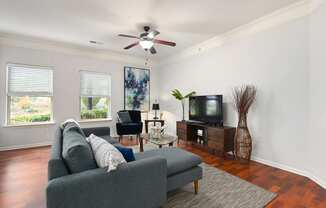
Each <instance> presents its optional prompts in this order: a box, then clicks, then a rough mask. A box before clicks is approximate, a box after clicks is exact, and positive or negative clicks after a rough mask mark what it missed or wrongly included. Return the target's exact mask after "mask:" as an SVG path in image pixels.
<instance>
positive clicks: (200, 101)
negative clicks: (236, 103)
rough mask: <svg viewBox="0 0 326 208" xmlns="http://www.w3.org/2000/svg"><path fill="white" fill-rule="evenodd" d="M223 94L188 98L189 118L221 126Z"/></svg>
mask: <svg viewBox="0 0 326 208" xmlns="http://www.w3.org/2000/svg"><path fill="white" fill-rule="evenodd" d="M222 107H223V96H222V95H207V96H192V97H190V98H189V120H192V121H199V122H204V123H208V124H214V125H218V126H223V108H222Z"/></svg>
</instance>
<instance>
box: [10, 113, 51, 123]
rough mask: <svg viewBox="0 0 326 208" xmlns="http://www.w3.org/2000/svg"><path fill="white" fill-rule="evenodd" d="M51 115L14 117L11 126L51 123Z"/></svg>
mask: <svg viewBox="0 0 326 208" xmlns="http://www.w3.org/2000/svg"><path fill="white" fill-rule="evenodd" d="M50 120H51V115H50V114H40V115H20V116H14V117H12V118H11V119H10V123H11V124H17V123H31V122H42V121H50Z"/></svg>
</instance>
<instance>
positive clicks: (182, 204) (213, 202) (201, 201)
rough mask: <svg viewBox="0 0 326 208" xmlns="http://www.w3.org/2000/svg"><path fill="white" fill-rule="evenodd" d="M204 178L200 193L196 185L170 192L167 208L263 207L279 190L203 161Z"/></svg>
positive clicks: (201, 181) (201, 182) (200, 185)
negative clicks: (197, 191)
mask: <svg viewBox="0 0 326 208" xmlns="http://www.w3.org/2000/svg"><path fill="white" fill-rule="evenodd" d="M202 167H203V172H204V173H203V179H202V180H200V183H199V193H198V195H195V194H194V187H193V184H188V185H187V186H185V187H183V188H181V189H178V190H176V191H173V192H170V193H169V194H168V201H167V204H166V205H165V206H164V207H163V208H172V207H173V208H262V207H264V206H266V205H267V204H268V203H269V202H270V201H271V200H272V199H273V198H274V197H276V194H275V193H272V192H269V191H267V190H265V189H262V188H260V187H258V186H256V185H254V184H251V183H249V182H247V181H244V180H242V179H240V178H238V177H236V176H233V175H231V174H229V173H227V172H225V171H221V170H219V169H217V168H215V167H212V166H209V165H207V164H204V163H203V164H202Z"/></svg>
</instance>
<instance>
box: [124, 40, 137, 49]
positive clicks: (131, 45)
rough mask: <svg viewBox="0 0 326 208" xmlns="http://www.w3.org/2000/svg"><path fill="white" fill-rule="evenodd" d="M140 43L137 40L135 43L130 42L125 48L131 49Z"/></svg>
mask: <svg viewBox="0 0 326 208" xmlns="http://www.w3.org/2000/svg"><path fill="white" fill-rule="evenodd" d="M138 44H139V42H136V43H133V44H130V45H128V46H126V47H124V48H123V49H125V50H127V49H129V48H132V47H134V46H136V45H138Z"/></svg>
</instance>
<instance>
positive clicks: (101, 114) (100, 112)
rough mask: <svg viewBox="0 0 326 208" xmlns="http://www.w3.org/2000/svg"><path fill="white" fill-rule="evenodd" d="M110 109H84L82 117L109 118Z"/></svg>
mask: <svg viewBox="0 0 326 208" xmlns="http://www.w3.org/2000/svg"><path fill="white" fill-rule="evenodd" d="M107 115H108V109H93V110H82V112H81V119H98V118H107Z"/></svg>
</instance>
